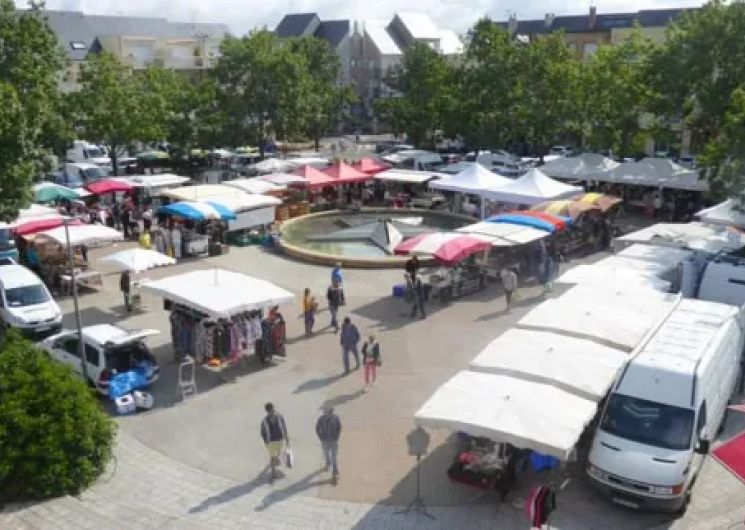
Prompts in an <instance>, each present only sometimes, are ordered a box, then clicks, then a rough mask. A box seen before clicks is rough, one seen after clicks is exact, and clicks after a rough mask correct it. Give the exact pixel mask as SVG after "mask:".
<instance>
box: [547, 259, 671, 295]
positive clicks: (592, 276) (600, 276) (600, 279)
mask: <svg viewBox="0 0 745 530" xmlns="http://www.w3.org/2000/svg"><path fill="white" fill-rule="evenodd" d="M556 282H557V283H569V284H575V285H577V284H581V285H594V286H597V287H602V288H606V289H608V288H609V289H621V288H624V287H627V288H628V287H633V288H640V289H643V288H651V289H656V290H657V291H661V292H667V291H668V290H669V289H670V282H668V281H665V280H662V279H660V278H657V277H656V276H647V275H640V274H639V273H638V272H635V271H630V270H628V269H625V268H624V269H619V268H617V267H610V266H602V265H597V264H594V265H587V264H583V265H577V266H576V267H572V268H571V269H569V270H568V271H566V272H565V273H564V274H562V275H561V276H560V277H559V278H558V279H557V280H556Z"/></svg>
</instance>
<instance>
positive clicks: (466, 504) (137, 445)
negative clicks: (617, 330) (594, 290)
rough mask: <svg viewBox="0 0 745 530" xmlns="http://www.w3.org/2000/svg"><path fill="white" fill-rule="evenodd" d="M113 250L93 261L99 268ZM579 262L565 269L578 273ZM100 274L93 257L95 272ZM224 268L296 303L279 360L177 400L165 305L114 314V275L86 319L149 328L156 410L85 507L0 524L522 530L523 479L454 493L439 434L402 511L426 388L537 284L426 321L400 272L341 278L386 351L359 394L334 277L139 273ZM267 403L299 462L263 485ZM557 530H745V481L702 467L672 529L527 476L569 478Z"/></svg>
mask: <svg viewBox="0 0 745 530" xmlns="http://www.w3.org/2000/svg"><path fill="white" fill-rule="evenodd" d="M120 246H124V245H120ZM111 252H112V249H111V248H109V249H101V250H96V251H91V253H90V257H91V259H92V260H95V258H97V257H100V256H103V255H106V254H108V253H111ZM580 262H581V261H580V260H576V261H573V262H571V263H570V264H568V265H565V266H573V265H574V264H576V263H580ZM94 263H95V262H94ZM213 266H220V267H225V268H229V269H233V270H236V271H239V272H244V273H247V274H250V275H253V276H257V277H259V278H263V279H267V280H270V281H272V282H274V283H276V284H278V285H280V286H281V287H284V288H285V289H288V290H290V291H292V292H293V293H296V294H297V295H298V297H297V298H296V300H295V301H294V302H293V303H290V304H287V305H285V306H284V307H282V308H281V309H282V312H283V314H284V315H285V319H286V320H287V323H288V339H289V344H288V348H287V351H288V356H287V359H286V360H285V361H282V362H279V363H277V364H276V365H275V366H269V367H262V366H260V365H259V364H258V363H256V362H255V361H254V360H253V359H251V360H250V362H249V363H248V364H247V365H246V366H241V367H238V368H236V369H235V370H234V371H232V372H229V373H228V374H226V376H225V377H221V376H219V375H217V374H214V373H211V372H207V371H205V370H201V369H200V370H198V374H197V375H198V377H197V385H198V390H199V393H198V395H197V396H195V397H192V398H189V399H187V400H186V401H185V402H179V401H178V400H177V399H176V397H175V390H176V365H175V363H174V359H173V352H172V349H171V347H170V344H169V343H170V332H169V325H168V314H167V312H166V311H164V310H163V305H162V301H161V300H160V299H157V298H151V297H148V296H145V298H144V302H145V308H144V309H143V310H142V311H139V312H136V313H134V314H132V315H127V314H126V313H124V311H123V307H122V300H121V298H120V296H119V293H118V289H117V287H118V276H117V275H116V274H115V273H114V271H113V270H111V269H106V268H105V266H104V265H103V264H102V263H95V267H96V268H97V269H99V270H102V271H103V272H111V273H112V274H110V275H106V276H105V285H104V288H103V290H102V291H100V292H98V293H86V294H84V295H82V296H81V299H80V300H81V311H82V315H83V319H84V324H94V323H101V322H114V323H119V324H121V325H123V326H125V327H130V328H137V327H152V328H156V329H159V330H160V331H161V332H162V333H161V334H160V335H159V336H157V337H154V338H153V339H152V340H150V342H149V343H150V345H151V347H152V349H153V351H154V353H155V355H156V356H157V357H158V359H159V361H160V363H161V370H162V376H161V379H160V380H159V381H158V382H157V383H156V384H155V385H154V387H153V388H152V389H151V391H152V393H153V395H154V396H155V400H156V404H155V408H154V409H153V410H152V411H149V412H147V413H141V414H138V415H134V416H126V417H118V418H117V423H118V424H119V434H118V437H117V445H116V450H115V455H116V459H115V461H114V462H112V465H111V466H110V468H109V470H108V471H107V472H106V473H105V474H104V475H103V476H102V477H101V478H100V480H99V481H98V482H97V483H96V484H95V485H94V486H92V487H91V488H90V489H89V490H87V491H86V492H84V493H83V494H82V495H81V496H80V497H67V498H60V499H54V500H51V501H47V502H43V503H36V504H29V505H22V506H19V505H14V506H7V507H6V508H5V510H4V511H2V512H0V528H2V529H3V530H4V529H6V528H8V529H14V528H19V529H25V528H40V529H41V528H44V529H46V528H49V529H57V528H96V529H109V528H111V529H117V528H122V529H136V528H276V529H301V528H308V529H311V528H313V529H316V528H317V529H346V528H355V529H366V528H370V529H373V528H375V529H377V528H381V529H408V528H412V529H420V528H421V529H429V528H431V529H443V530H444V529H456V528H469V529H481V528H483V529H487V528H489V529H493V528H499V529H506V530H510V529H524V528H527V527H528V525H527V522H526V520H525V519H524V517H523V513H522V503H521V500H522V499H523V498H524V496H525V494H526V491H527V488H528V487H529V486H530V483H529V482H528V481H525V480H524V481H523V482H522V483H521V484H520V487H519V488H518V489H517V490H516V491H514V492H513V493H511V495H510V497H508V499H507V501H506V502H505V503H503V504H502V503H499V502H498V501H497V500H496V499H495V498H494V497H493V496H491V495H477V494H476V493H477V492H476V491H475V490H471V489H469V488H466V487H465V486H460V485H454V484H451V483H450V481H449V480H448V478H447V475H446V473H445V472H446V469H447V467H448V466H449V464H450V462H451V459H452V457H453V454H454V443H453V440H452V433H451V432H447V431H442V432H433V433H432V444H431V446H430V452H429V454H428V455H427V456H426V458H424V459H423V461H422V469H421V471H422V477H423V488H424V497H425V502H426V503H427V505H428V506H430V507H431V511H432V513H433V514H434V515H435V516H436V519H435V520H429V519H427V518H424V517H422V516H420V515H417V514H416V513H410V514H408V515H402V514H396V511H398V510H400V507H401V506H405V505H406V504H407V503H408V502H409V501H410V500H411V499H412V497H413V496H414V476H415V473H414V470H415V467H414V463H415V462H414V459H413V458H412V457H410V456H408V454H407V448H406V440H405V437H406V434H407V433H408V432H409V431H410V430H411V428H412V426H413V414H414V412H415V411H416V410H417V409H418V408H419V407H420V406H421V405H422V404H423V403H424V401H426V399H427V398H428V397H429V396H430V395H431V394H432V393H433V392H434V390H435V389H436V388H437V387H438V386H439V385H441V384H442V383H443V382H444V381H446V380H447V379H449V378H450V377H451V376H452V375H454V374H455V373H456V372H457V371H459V370H463V369H466V368H467V366H468V362H469V361H470V360H471V359H472V358H473V357H474V356H475V355H476V354H477V353H478V352H479V351H480V350H481V349H482V348H483V347H484V346H485V345H486V344H487V343H488V342H490V341H491V340H492V339H493V338H495V337H496V336H497V335H499V334H500V333H501V332H502V331H503V330H505V329H508V328H509V327H510V326H512V325H513V324H514V323H515V322H516V321H517V320H519V319H520V317H521V316H522V315H524V314H525V313H526V312H527V311H529V310H530V309H531V308H532V307H534V306H535V304H536V303H538V302H539V301H540V299H541V298H540V295H539V289H538V288H535V287H532V288H531V287H529V288H525V289H521V291H520V298H519V301H518V303H517V307H515V308H514V309H513V311H512V312H511V313H505V311H504V309H505V307H504V300H503V298H502V297H501V296H500V289H499V287H498V285H496V284H490V285H489V286H488V288H487V289H486V290H485V291H483V292H481V293H479V294H476V295H472V296H470V297H467V298H465V299H461V300H458V301H455V302H453V303H451V304H449V305H446V306H443V305H441V304H440V303H439V302H433V303H430V304H429V305H428V306H427V309H428V315H427V318H426V319H425V320H419V319H416V320H413V319H410V318H409V316H408V312H409V311H410V308H409V307H406V306H404V304H403V302H402V301H400V300H398V299H394V298H392V297H391V295H390V293H391V286H392V285H393V284H394V283H400V282H401V279H402V271H399V270H382V271H362V270H347V271H345V291H346V298H347V305H346V306H345V307H344V308H342V309H343V311H342V312H341V316H346V315H349V316H351V318H352V319H353V321H354V322H355V323H356V324H357V325H358V327H359V328H360V331H361V332H362V333H363V334H368V333H374V334H375V335H376V337H377V338H378V340H379V341H380V344H381V349H382V356H383V359H384V362H383V366H382V368H381V369H380V371H379V379H378V382H377V384H376V385H375V386H374V387H373V388H372V390H371V391H370V392H369V393H364V392H363V380H362V373H361V371H354V372H352V373H351V374H350V375H347V376H345V375H343V367H342V360H341V351H340V347H339V345H338V336H337V335H335V334H334V333H333V331H332V330H331V329H330V328H327V327H326V326H327V324H328V321H329V315H328V312H327V311H325V310H324V309H325V291H326V288H327V286H328V282H329V276H330V271H329V270H328V269H327V268H324V267H318V266H313V265H308V264H304V263H299V262H297V261H293V260H289V259H287V258H284V257H282V256H278V255H276V254H274V253H272V252H268V251H265V250H263V249H260V248H257V247H248V248H236V247H232V248H231V249H230V253H229V254H227V255H224V256H219V257H214V258H203V259H198V260H193V261H187V262H184V263H181V264H179V265H177V266H176V267H171V268H169V269H161V270H156V271H149V272H147V273H145V274H144V276H146V277H148V278H160V277H164V276H170V275H173V274H176V273H178V272H184V271H187V270H192V269H198V268H207V267H213ZM304 287H310V288H311V290H312V291H313V292H314V293H315V295H316V296H317V297H318V299H319V301H320V302H321V308H322V310H321V312H320V313H319V315H318V322H317V327H316V330H317V333H316V334H315V335H314V336H312V337H305V336H303V329H302V328H303V325H302V321H301V319H300V315H299V313H300V294H301V293H302V289H303V288H304ZM61 306H62V308H63V310H64V311H65V313H66V317H65V318H66V320H65V323H66V325H68V326H72V325H73V324H74V317H73V315H72V301H71V300H69V299H64V300H63V301H62V302H61ZM266 401H272V402H273V403H274V404H275V405H276V406H277V408H278V409H279V411H280V412H282V413H283V414H284V416H285V418H286V420H287V425H288V431H289V435H290V439H291V442H292V447H293V451H294V453H295V456H296V466H295V467H294V468H293V469H291V470H287V469H285V470H284V477H283V478H281V479H280V480H278V481H277V482H275V483H274V485H269V484H268V483H267V470H266V464H267V457H266V452H265V450H264V447H263V445H262V443H261V439H260V437H259V423H260V421H261V419H262V417H263V404H264V403H265V402H266ZM329 403H330V404H333V405H334V406H335V407H336V410H337V412H338V414H339V416H340V417H341V420H342V423H343V432H342V440H341V449H340V470H341V479H340V481H339V484H338V485H337V486H334V485H332V484H331V482H330V476H329V475H328V473H324V472H323V470H322V466H323V461H322V456H321V452H320V447H319V444H318V441H317V439H316V436H315V432H314V429H313V426H314V424H315V420H316V418H317V416H318V414H319V413H320V410H321V408H322V406H323V405H324V404H329ZM743 428H745V416H744V417H738V416H735V415H734V414H733V415H730V419H729V422H728V424H727V427H726V429H725V432H724V433H723V435H722V436H723V438H726V437H727V436H730V435H732V434H733V433H734V432H738V431H739V430H742V429H743ZM567 478H568V479H569V480H568V482H567V485H566V487H565V488H564V489H563V490H562V491H561V493H560V494H559V499H558V509H557V512H556V513H555V516H554V518H553V519H552V521H551V523H552V528H561V529H572V530H573V529H636V528H639V529H643V528H655V529H656V528H660V529H662V528H673V529H677V528H681V529H682V528H697V529H698V528H700V529H729V528H732V529H736V528H745V526H744V525H742V524H741V523H740V522H741V521H743V520H745V486H743V485H742V484H741V483H740V482H739V481H738V480H737V479H736V478H734V477H733V476H731V475H730V474H729V473H728V472H727V471H726V470H724V468H722V467H721V466H720V465H719V464H718V463H717V462H716V461H714V460H712V459H710V458H709V459H707V462H706V464H705V466H704V468H703V470H702V475H701V476H700V478H699V480H698V483H697V484H696V486H695V489H694V492H693V501H692V503H691V506H690V508H689V510H688V513H687V514H686V516H685V517H684V518H682V519H678V520H674V519H671V518H670V517H666V516H664V515H660V514H639V513H635V512H631V511H628V510H625V509H621V508H619V507H616V506H612V505H610V504H609V503H607V502H606V501H605V500H603V499H601V498H600V497H599V496H597V495H596V494H595V493H594V491H592V490H591V489H590V488H589V485H588V484H587V481H586V479H585V478H584V477H583V474H582V473H581V471H580V470H578V469H576V468H574V467H570V468H569V469H568V470H567V471H566V472H563V473H559V472H557V474H556V475H555V476H551V475H547V476H543V475H538V476H536V480H540V481H542V482H549V481H553V482H555V483H557V484H558V483H563V482H564V481H565V479H567Z"/></svg>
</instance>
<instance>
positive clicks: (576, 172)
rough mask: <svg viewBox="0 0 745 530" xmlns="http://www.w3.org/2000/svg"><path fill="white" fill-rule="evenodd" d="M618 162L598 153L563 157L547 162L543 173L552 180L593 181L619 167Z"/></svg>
mask: <svg viewBox="0 0 745 530" xmlns="http://www.w3.org/2000/svg"><path fill="white" fill-rule="evenodd" d="M618 165H619V164H618V162H616V161H614V160H611V159H610V158H608V157H607V156H604V155H601V154H597V153H582V154H581V155H579V156H571V157H561V158H557V159H556V160H551V161H549V162H546V163H545V164H544V165H543V166H541V171H542V172H543V173H544V174H546V175H548V176H549V177H552V178H558V179H567V180H593V179H596V178H597V176H598V175H602V174H604V173H607V172H608V171H611V170H612V169H615V168H616V167H618Z"/></svg>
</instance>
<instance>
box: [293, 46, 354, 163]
mask: <svg viewBox="0 0 745 530" xmlns="http://www.w3.org/2000/svg"><path fill="white" fill-rule="evenodd" d="M289 46H290V50H291V52H292V53H293V54H295V55H296V56H297V57H298V58H299V60H300V61H301V62H302V64H303V66H304V69H303V76H304V77H303V83H302V84H301V86H302V87H303V90H302V91H303V97H302V98H298V99H297V100H296V103H298V104H300V105H302V107H301V108H298V109H297V113H296V115H297V116H301V117H302V118H303V119H304V121H305V124H304V126H303V127H302V130H303V132H304V133H305V135H307V136H308V137H310V138H312V139H313V143H314V145H315V149H316V151H318V149H319V143H320V139H321V136H323V135H324V134H325V133H327V132H328V131H330V130H332V129H333V128H334V126H336V125H338V124H339V122H340V121H341V119H342V117H343V114H344V110H345V109H346V108H347V106H348V105H349V104H351V103H352V102H353V101H354V92H353V91H352V88H351V87H349V86H340V84H339V73H340V69H341V64H340V63H339V58H338V56H337V55H336V53H334V50H332V49H331V46H329V44H328V42H327V41H325V40H323V39H318V38H316V37H302V38H299V39H293V40H292V41H290V43H289Z"/></svg>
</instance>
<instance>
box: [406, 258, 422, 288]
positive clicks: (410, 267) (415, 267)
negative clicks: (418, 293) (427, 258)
mask: <svg viewBox="0 0 745 530" xmlns="http://www.w3.org/2000/svg"><path fill="white" fill-rule="evenodd" d="M404 268H405V269H406V273H407V274H408V275H409V280H410V281H411V283H412V285H413V283H414V281H415V280H416V275H417V272H418V271H419V258H417V257H416V254H415V255H413V256H411V258H409V260H408V261H407V262H406V265H405V266H404Z"/></svg>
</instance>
